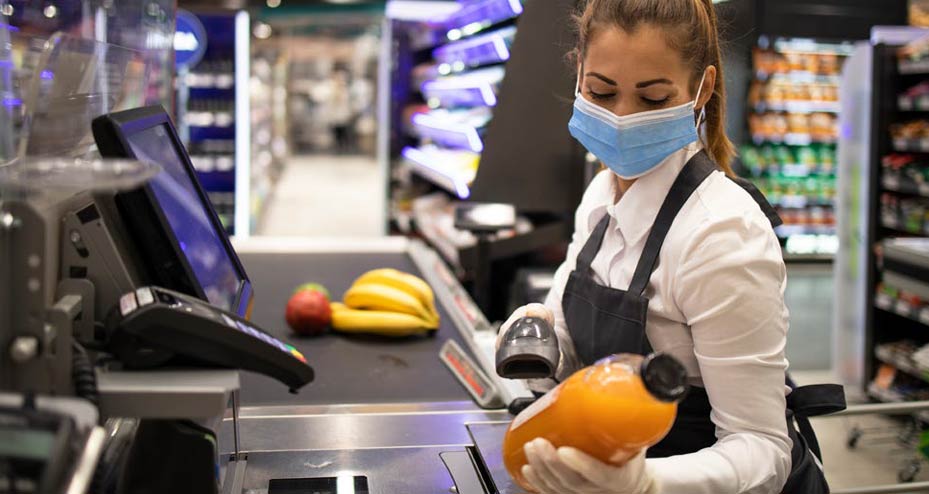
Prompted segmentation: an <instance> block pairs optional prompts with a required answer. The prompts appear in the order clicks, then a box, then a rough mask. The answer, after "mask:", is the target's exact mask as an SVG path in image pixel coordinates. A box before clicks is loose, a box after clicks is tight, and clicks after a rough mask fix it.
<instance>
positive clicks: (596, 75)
mask: <svg viewBox="0 0 929 494" xmlns="http://www.w3.org/2000/svg"><path fill="white" fill-rule="evenodd" d="M586 75H588V76H591V77H596V78H597V79H600V80H601V81H603V82H605V83H607V84H612V85H614V86H616V85H618V84H616V81H614V80H613V79H610V78H609V77H607V76H605V75H603V74H598V73H596V72H588V73H587V74H586Z"/></svg>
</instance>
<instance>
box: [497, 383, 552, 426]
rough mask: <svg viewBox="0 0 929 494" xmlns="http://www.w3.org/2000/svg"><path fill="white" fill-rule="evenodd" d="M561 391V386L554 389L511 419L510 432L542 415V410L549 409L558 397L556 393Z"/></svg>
mask: <svg viewBox="0 0 929 494" xmlns="http://www.w3.org/2000/svg"><path fill="white" fill-rule="evenodd" d="M559 390H561V386H558V387H556V388H555V389H553V390H551V391H549V392H548V393H545V394H544V395H542V397H541V398H539V399H538V400H535V403H533V404H531V405H529V406H528V407H526V409H525V410H523V411H522V412H520V413H519V415H517V416H516V418H515V419H513V424H512V425H510V430H515V429H517V428H518V427H519V426H521V425H523V424H525V423H526V422H528V421H529V419H531V418H532V417H535V416H536V415H538V414H540V413H542V411H543V410H545V409H546V408H548V407H550V406H551V405H552V403H554V402H555V398H556V397H557V396H558V391H559Z"/></svg>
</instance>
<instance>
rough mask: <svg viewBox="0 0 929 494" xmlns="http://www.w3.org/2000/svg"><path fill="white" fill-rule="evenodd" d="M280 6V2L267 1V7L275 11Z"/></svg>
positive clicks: (274, 0) (277, 0)
mask: <svg viewBox="0 0 929 494" xmlns="http://www.w3.org/2000/svg"><path fill="white" fill-rule="evenodd" d="M280 6H281V0H268V7H271V8H272V9H276V8H278V7H280Z"/></svg>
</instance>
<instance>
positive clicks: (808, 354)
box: [784, 263, 833, 371]
mask: <svg viewBox="0 0 929 494" xmlns="http://www.w3.org/2000/svg"><path fill="white" fill-rule="evenodd" d="M832 296H833V281H832V265H831V264H825V263H820V264H798V263H788V264H787V291H786V293H785V294H784V299H785V302H786V303H787V308H788V309H789V310H790V331H789V332H788V334H787V349H786V352H787V358H788V360H790V368H791V369H792V370H805V371H807V370H827V369H831V368H832Z"/></svg>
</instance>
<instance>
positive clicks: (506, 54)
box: [494, 36, 510, 62]
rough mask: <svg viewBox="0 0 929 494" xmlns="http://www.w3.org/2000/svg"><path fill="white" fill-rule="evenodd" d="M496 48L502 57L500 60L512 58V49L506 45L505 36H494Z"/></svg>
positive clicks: (498, 54)
mask: <svg viewBox="0 0 929 494" xmlns="http://www.w3.org/2000/svg"><path fill="white" fill-rule="evenodd" d="M494 49H496V50H497V56H498V57H500V60H502V61H504V62H505V61H507V60H509V59H510V50H509V48H507V47H506V41H504V40H503V38H501V37H499V36H497V37H495V38H494Z"/></svg>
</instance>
